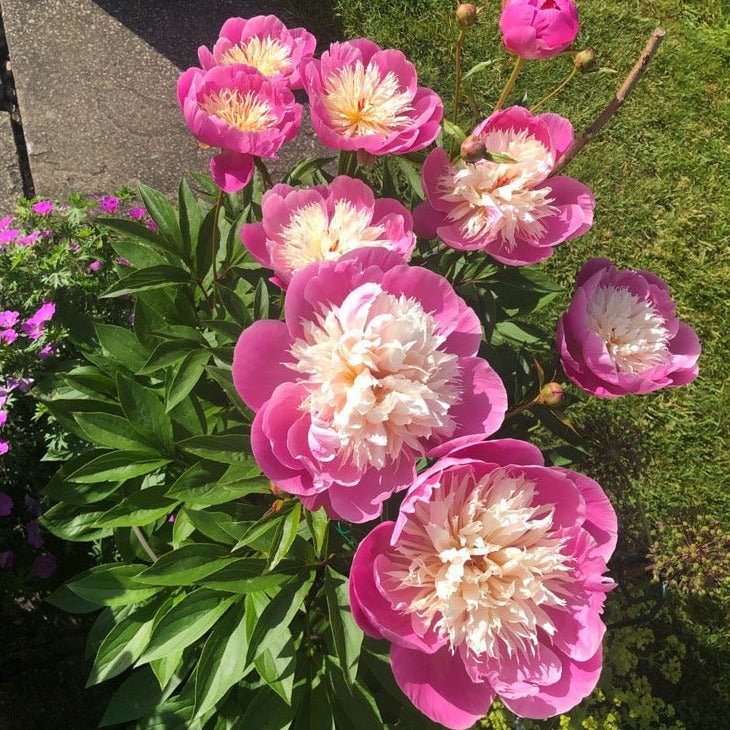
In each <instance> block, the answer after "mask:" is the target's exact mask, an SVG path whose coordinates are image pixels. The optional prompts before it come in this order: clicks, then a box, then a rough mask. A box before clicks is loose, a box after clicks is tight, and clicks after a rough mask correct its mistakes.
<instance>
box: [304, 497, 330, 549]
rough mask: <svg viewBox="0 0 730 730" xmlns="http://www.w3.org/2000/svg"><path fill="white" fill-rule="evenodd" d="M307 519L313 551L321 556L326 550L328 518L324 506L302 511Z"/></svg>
mask: <svg viewBox="0 0 730 730" xmlns="http://www.w3.org/2000/svg"><path fill="white" fill-rule="evenodd" d="M304 516H305V518H306V520H307V526H308V527H309V532H310V534H311V536H312V542H313V543H314V551H315V552H316V553H317V556H318V557H320V558H323V557H324V556H325V553H326V551H327V528H328V527H329V518H328V517H327V512H326V511H325V509H324V507H320V509H318V510H317V511H316V512H310V511H309V510H305V511H304Z"/></svg>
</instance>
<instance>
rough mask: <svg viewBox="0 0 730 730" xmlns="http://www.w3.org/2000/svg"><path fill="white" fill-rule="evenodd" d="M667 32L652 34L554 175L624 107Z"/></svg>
mask: <svg viewBox="0 0 730 730" xmlns="http://www.w3.org/2000/svg"><path fill="white" fill-rule="evenodd" d="M665 34H666V31H665V30H664V28H657V29H656V30H655V31H654V32H653V33H652V34H651V38H649V40H648V41H647V43H646V46H644V50H643V51H642V52H641V56H639V60H638V61H637V62H636V63H635V64H634V67H633V68H632V69H631V71H630V72H629V75H628V76H627V77H626V78H625V79H624V82H623V83H622V84H621V86H620V87H619V89H618V91H617V92H616V94H615V95H614V97H613V99H611V101H610V102H609V103H608V105H607V106H606V108H605V109H604V110H603V111H602V112H601V113H600V114H599V115H598V117H597V118H596V119H595V121H594V122H593V124H591V125H590V126H589V127H588V129H586V130H585V132H583V134H581V136H580V137H578V139H576V140H575V141H574V142H573V144H572V145H571V146H570V147H569V148H568V150H567V151H566V152H565V154H564V155H563V156H562V157H561V158H560V159H559V160H558V163H557V164H556V165H555V169H554V170H553V173H552V174H553V175H557V174H558V173H559V172H560V171H561V170H562V169H563V168H564V167H565V166H566V165H567V164H568V163H569V162H570V161H571V160H572V159H573V158H574V157H575V156H576V155H577V154H578V153H579V152H580V151H581V150H582V149H583V147H585V145H587V144H588V142H590V141H591V140H592V139H593V137H595V136H596V135H597V134H598V133H599V132H600V131H601V130H602V129H603V127H604V126H605V124H606V122H607V121H608V120H609V119H610V118H611V117H612V116H613V115H614V114H616V112H617V111H618V110H619V109H620V108H621V107H622V106H623V103H624V102H625V101H626V99H627V98H628V96H629V94H630V93H631V92H632V90H633V88H634V86H636V83H637V82H638V81H639V79H640V78H641V77H642V76H643V75H644V71H646V67H647V66H648V65H649V61H651V59H652V56H653V55H654V53H656V50H657V48H659V45H660V44H661V42H662V41H663V40H664V35H665Z"/></svg>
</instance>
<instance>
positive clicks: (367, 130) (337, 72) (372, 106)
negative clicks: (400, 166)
mask: <svg viewBox="0 0 730 730" xmlns="http://www.w3.org/2000/svg"><path fill="white" fill-rule="evenodd" d="M303 81H304V88H305V89H306V91H307V94H308V96H309V104H310V112H311V116H312V126H313V127H314V130H315V131H316V132H317V134H318V135H319V138H320V139H321V140H322V142H323V143H324V144H325V145H326V146H327V147H332V148H334V149H337V150H353V151H354V150H364V151H365V152H369V153H370V154H373V155H385V154H405V153H406V152H415V151H416V150H422V149H423V148H424V147H427V146H428V145H430V144H431V142H433V141H434V140H435V139H436V137H437V136H438V134H439V131H440V129H441V119H442V117H443V104H442V103H441V99H439V97H438V95H437V94H436V92H434V91H432V90H431V89H426V88H424V87H422V86H418V76H417V74H416V69H415V68H414V66H413V64H412V63H410V61H408V60H407V59H406V57H405V56H404V55H403V54H402V53H401V52H400V51H395V50H382V49H381V48H380V46H378V45H376V44H375V43H373V42H372V41H370V40H367V39H365V38H358V39H355V40H353V41H348V42H346V43H333V44H332V45H331V46H330V48H329V50H328V51H325V52H324V53H323V54H322V58H321V59H314V60H312V61H309V63H307V64H305V66H304V73H303Z"/></svg>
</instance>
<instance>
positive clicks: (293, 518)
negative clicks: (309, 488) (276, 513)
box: [268, 502, 302, 570]
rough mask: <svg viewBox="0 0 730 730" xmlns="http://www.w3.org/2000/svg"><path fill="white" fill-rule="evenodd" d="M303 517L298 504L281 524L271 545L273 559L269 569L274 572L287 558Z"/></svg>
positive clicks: (270, 560) (270, 559) (270, 561)
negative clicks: (283, 559)
mask: <svg viewBox="0 0 730 730" xmlns="http://www.w3.org/2000/svg"><path fill="white" fill-rule="evenodd" d="M301 515H302V505H301V503H300V502H297V503H296V504H295V505H294V508H293V509H292V510H291V512H289V514H288V515H287V516H286V517H285V518H284V519H283V520H281V522H279V524H278V525H277V526H276V532H275V533H274V540H273V542H272V545H271V557H270V558H269V565H268V569H269V570H273V569H274V568H275V567H276V566H277V565H278V564H279V562H281V560H282V558H284V557H285V556H286V554H287V553H288V552H289V549H290V548H291V546H292V543H293V542H294V538H295V537H296V536H297V531H298V530H299V520H300V518H301Z"/></svg>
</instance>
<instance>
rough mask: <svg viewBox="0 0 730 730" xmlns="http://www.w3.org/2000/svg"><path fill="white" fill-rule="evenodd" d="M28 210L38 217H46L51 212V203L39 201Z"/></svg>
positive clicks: (49, 201) (50, 201)
mask: <svg viewBox="0 0 730 730" xmlns="http://www.w3.org/2000/svg"><path fill="white" fill-rule="evenodd" d="M30 209H31V210H32V211H33V212H34V213H37V214H38V215H48V214H49V213H51V212H52V211H53V201H52V200H40V201H38V202H37V203H33V205H31V206H30Z"/></svg>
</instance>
